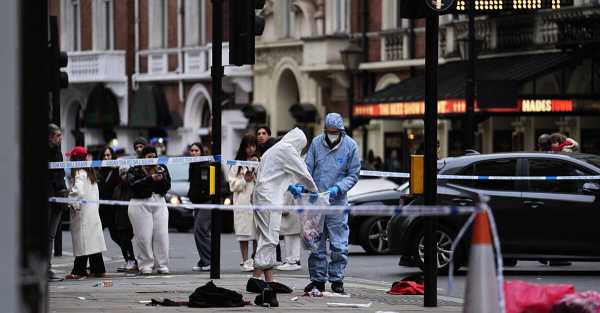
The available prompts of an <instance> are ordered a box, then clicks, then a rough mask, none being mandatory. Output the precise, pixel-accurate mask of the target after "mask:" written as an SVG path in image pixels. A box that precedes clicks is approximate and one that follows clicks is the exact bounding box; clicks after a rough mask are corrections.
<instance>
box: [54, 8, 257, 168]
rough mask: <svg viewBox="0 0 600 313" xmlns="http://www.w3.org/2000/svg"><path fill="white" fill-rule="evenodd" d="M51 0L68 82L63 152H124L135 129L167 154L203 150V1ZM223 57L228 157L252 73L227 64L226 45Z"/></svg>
mask: <svg viewBox="0 0 600 313" xmlns="http://www.w3.org/2000/svg"><path fill="white" fill-rule="evenodd" d="M50 3H51V4H50V7H51V10H50V11H51V15H57V16H59V24H60V37H61V47H62V50H64V51H67V53H68V56H69V65H68V67H67V72H68V74H69V79H70V84H69V88H68V89H65V90H63V92H62V94H61V126H62V127H63V130H64V133H65V135H64V142H63V149H65V150H67V149H69V148H70V147H72V146H73V145H75V144H79V145H86V146H88V147H92V148H94V147H96V148H98V147H100V146H102V145H105V144H107V143H109V144H110V143H112V144H115V145H116V146H118V147H119V148H123V149H125V152H126V153H128V154H131V143H132V141H133V139H135V138H136V137H138V136H143V137H146V138H148V139H149V140H150V141H151V142H152V143H155V144H157V145H158V146H159V147H162V148H163V149H162V150H163V153H165V154H168V155H180V154H182V153H183V152H184V151H185V149H186V148H187V145H189V144H191V143H192V142H197V141H201V142H203V144H205V145H206V146H207V147H210V126H211V110H212V107H211V105H212V104H211V76H210V67H211V64H212V48H211V40H212V36H211V15H212V13H211V10H212V6H211V1H209V0H131V1H115V0H51V2H50ZM227 7H228V6H227V5H226V4H225V5H224V8H225V11H226V12H225V15H227V9H226V8H227ZM226 21H227V18H226V16H224V25H225V26H226ZM227 38H228V34H227V29H225V33H224V40H225V41H226V40H227ZM222 55H223V60H222V61H223V64H224V65H225V66H226V69H225V75H226V77H225V78H224V80H223V91H224V95H225V96H224V98H225V99H226V100H225V101H224V102H223V115H222V116H223V121H222V124H223V130H222V134H223V138H222V140H223V147H222V154H223V155H224V156H225V157H233V156H234V154H235V151H236V149H237V146H238V144H239V141H240V139H241V136H242V135H243V133H244V132H245V130H246V128H247V124H248V121H247V119H246V118H245V117H244V116H243V114H242V113H241V110H240V108H241V107H243V106H244V105H247V104H249V103H250V102H251V96H252V90H253V84H252V71H251V67H250V66H243V67H235V66H228V63H229V62H228V55H229V50H228V43H227V42H224V43H223V51H222ZM115 139H116V140H115Z"/></svg>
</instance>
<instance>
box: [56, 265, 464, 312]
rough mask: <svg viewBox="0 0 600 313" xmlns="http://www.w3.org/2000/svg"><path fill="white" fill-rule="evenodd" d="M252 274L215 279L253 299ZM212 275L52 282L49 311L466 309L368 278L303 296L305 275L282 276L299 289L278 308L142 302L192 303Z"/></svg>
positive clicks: (457, 303) (113, 276)
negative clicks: (338, 293)
mask: <svg viewBox="0 0 600 313" xmlns="http://www.w3.org/2000/svg"><path fill="white" fill-rule="evenodd" d="M248 278H249V275H245V274H224V275H222V276H221V279H218V280H215V284H216V285H217V286H219V287H224V288H228V289H232V290H235V291H238V292H240V293H242V295H243V296H244V300H246V301H251V302H253V300H254V297H255V296H256V295H255V294H250V293H247V292H245V290H244V289H245V284H246V281H247V280H248ZM209 280H210V279H209V275H208V273H200V274H181V275H154V276H136V277H125V275H123V274H111V275H110V276H109V277H106V278H102V279H85V280H81V281H66V282H58V283H51V284H50V312H60V313H75V312H114V313H125V312H127V313H129V312H141V311H144V312H264V311H267V310H268V311H269V312H310V311H319V312H342V311H344V312H348V311H356V312H378V311H383V312H443V313H446V312H447V313H450V312H461V310H462V305H461V302H462V301H461V300H460V299H456V298H446V297H441V298H440V299H439V300H438V301H439V302H438V307H436V308H424V307H423V297H422V296H392V295H387V294H386V293H385V291H386V290H387V288H388V286H384V285H382V284H378V283H375V282H369V281H368V280H365V279H353V278H347V279H346V282H345V287H346V289H347V290H348V294H349V295H350V297H349V298H338V297H323V298H310V297H306V296H303V292H302V289H303V287H304V284H305V283H306V278H305V276H304V275H293V274H292V275H291V274H281V275H279V276H278V280H279V281H281V282H283V283H285V284H286V285H288V286H290V287H292V288H293V289H294V293H292V294H281V295H278V300H279V302H280V306H279V308H271V309H267V308H263V307H258V306H255V305H253V304H252V305H249V306H245V307H242V308H210V309H194V308H187V307H149V306H147V305H146V304H144V303H142V302H144V301H149V300H150V299H152V298H154V299H157V300H162V299H163V298H169V299H171V300H174V301H187V299H188V296H189V295H190V294H191V293H192V292H193V291H194V289H195V288H197V287H199V286H201V285H203V284H205V283H206V282H208V281H209ZM102 281H111V282H112V286H111V287H95V286H96V285H100V284H102ZM328 303H353V304H362V305H369V304H370V306H369V307H368V308H351V309H349V308H343V307H332V306H330V305H329V304H328Z"/></svg>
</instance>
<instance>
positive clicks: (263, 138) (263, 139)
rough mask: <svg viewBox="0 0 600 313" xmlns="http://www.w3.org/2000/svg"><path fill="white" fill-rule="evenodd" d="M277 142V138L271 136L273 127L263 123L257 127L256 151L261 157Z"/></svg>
mask: <svg viewBox="0 0 600 313" xmlns="http://www.w3.org/2000/svg"><path fill="white" fill-rule="evenodd" d="M276 143H277V139H276V138H273V137H271V128H269V127H268V126H264V125H263V126H259V127H258V128H257V129H256V153H257V154H258V156H259V157H262V155H263V154H265V152H267V150H269V148H271V147H272V146H273V145H275V144H276Z"/></svg>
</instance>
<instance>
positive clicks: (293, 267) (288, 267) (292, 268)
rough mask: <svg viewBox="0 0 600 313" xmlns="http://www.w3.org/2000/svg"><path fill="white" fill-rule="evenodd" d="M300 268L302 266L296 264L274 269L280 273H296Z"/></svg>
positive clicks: (287, 264) (286, 264)
mask: <svg viewBox="0 0 600 313" xmlns="http://www.w3.org/2000/svg"><path fill="white" fill-rule="evenodd" d="M301 268H302V266H300V264H298V263H293V264H292V263H285V264H283V265H279V266H277V267H276V269H277V270H280V271H297V270H299V269H301Z"/></svg>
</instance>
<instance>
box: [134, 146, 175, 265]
mask: <svg viewBox="0 0 600 313" xmlns="http://www.w3.org/2000/svg"><path fill="white" fill-rule="evenodd" d="M142 155H143V156H144V158H156V149H155V148H154V147H152V146H145V147H144V149H143V150H142ZM127 181H128V184H129V188H130V189H131V201H130V202H129V208H128V214H129V220H130V221H131V225H132V226H133V251H134V253H135V257H136V260H137V264H138V268H139V271H140V273H141V274H142V275H148V274H152V271H153V270H154V269H156V270H157V272H158V273H159V274H168V273H169V267H168V264H169V210H168V209H167V203H166V201H165V194H166V193H167V191H169V189H171V177H170V175H169V170H168V169H167V167H166V166H164V165H149V166H135V167H132V168H130V169H129V171H128V172H127ZM153 202H154V203H153Z"/></svg>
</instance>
